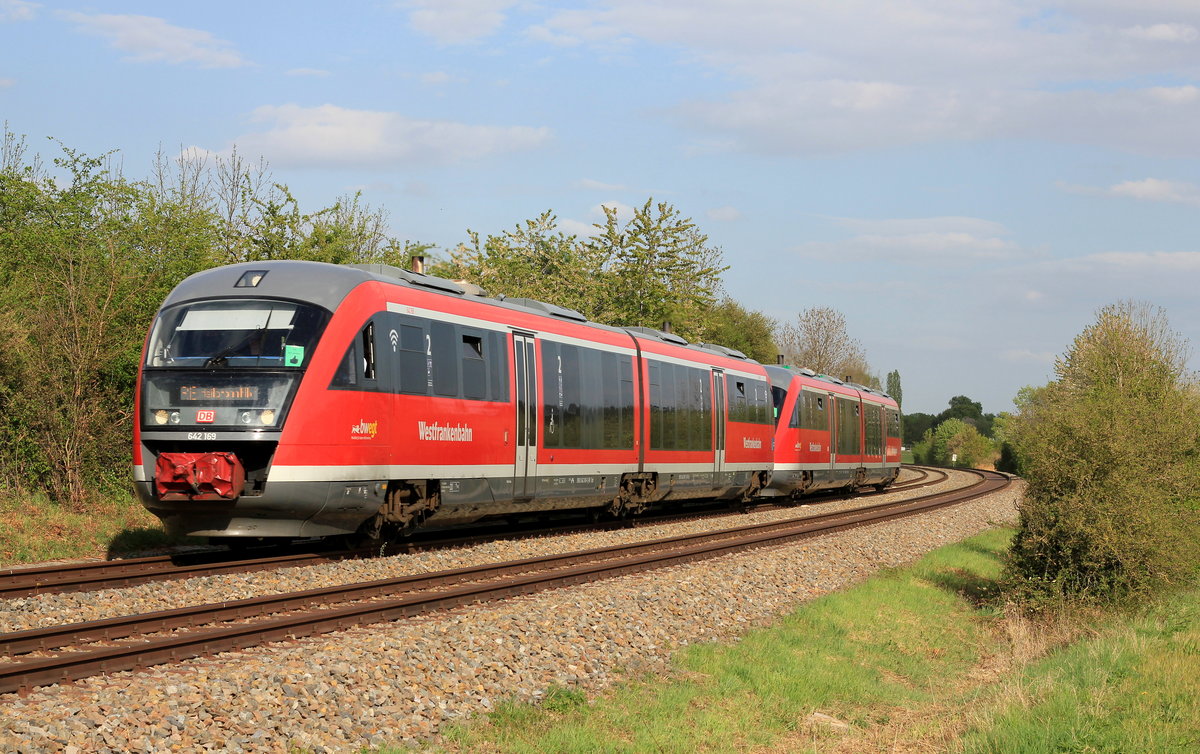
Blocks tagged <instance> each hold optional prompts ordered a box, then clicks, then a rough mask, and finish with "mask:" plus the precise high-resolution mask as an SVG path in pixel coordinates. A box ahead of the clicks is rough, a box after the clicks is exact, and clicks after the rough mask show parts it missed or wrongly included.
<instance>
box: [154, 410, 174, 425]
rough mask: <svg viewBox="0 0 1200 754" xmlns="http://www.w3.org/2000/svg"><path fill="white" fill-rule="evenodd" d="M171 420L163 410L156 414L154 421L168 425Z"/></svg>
mask: <svg viewBox="0 0 1200 754" xmlns="http://www.w3.org/2000/svg"><path fill="white" fill-rule="evenodd" d="M170 418H171V415H170V414H169V413H167V412H166V411H165V410H163V409H161V408H160V409H159V410H157V411H155V412H154V421H155V423H157V424H166V423H167V421H168V420H170Z"/></svg>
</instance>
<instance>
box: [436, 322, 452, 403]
mask: <svg viewBox="0 0 1200 754" xmlns="http://www.w3.org/2000/svg"><path fill="white" fill-rule="evenodd" d="M429 335H430V340H431V341H432V343H431V345H430V351H431V355H432V357H433V392H434V394H436V395H444V396H447V397H451V398H456V397H458V395H459V392H458V349H459V345H458V343H456V342H455V341H456V340H457V337H456V333H455V328H454V325H452V324H450V323H448V322H438V321H436V320H435V321H433V322H431V323H430V326H429Z"/></svg>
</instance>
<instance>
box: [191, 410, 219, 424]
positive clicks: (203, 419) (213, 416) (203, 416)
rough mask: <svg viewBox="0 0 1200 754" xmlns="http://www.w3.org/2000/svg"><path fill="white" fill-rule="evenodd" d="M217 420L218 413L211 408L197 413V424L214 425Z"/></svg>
mask: <svg viewBox="0 0 1200 754" xmlns="http://www.w3.org/2000/svg"><path fill="white" fill-rule="evenodd" d="M216 420H217V412H216V411H213V410H212V409H211V408H202V409H200V410H199V411H197V412H196V423H197V424H212V423H213V422H215V421H216Z"/></svg>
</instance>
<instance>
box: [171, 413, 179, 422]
mask: <svg viewBox="0 0 1200 754" xmlns="http://www.w3.org/2000/svg"><path fill="white" fill-rule="evenodd" d="M171 423H172V424H178V423H179V412H178V411H172V412H171Z"/></svg>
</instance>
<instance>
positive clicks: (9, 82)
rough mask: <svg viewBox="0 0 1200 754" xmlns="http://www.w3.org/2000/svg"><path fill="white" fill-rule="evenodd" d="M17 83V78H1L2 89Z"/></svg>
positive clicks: (0, 85) (0, 86) (0, 87)
mask: <svg viewBox="0 0 1200 754" xmlns="http://www.w3.org/2000/svg"><path fill="white" fill-rule="evenodd" d="M16 83H17V80H16V79H0V89H7V88H8V87H10V86H13V85H14V84H16Z"/></svg>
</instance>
